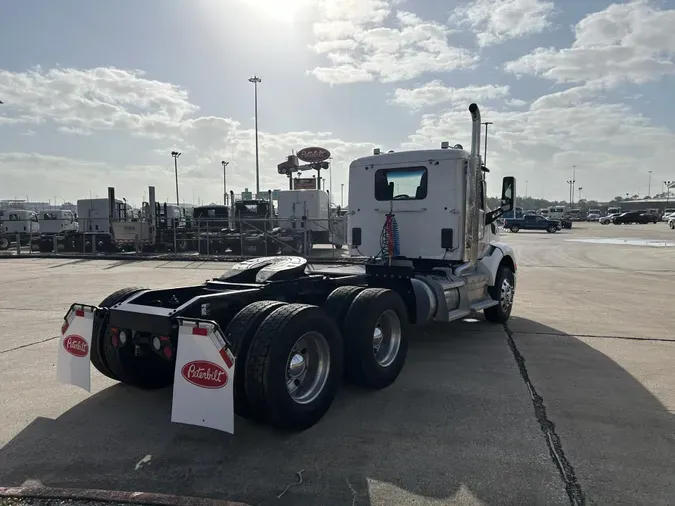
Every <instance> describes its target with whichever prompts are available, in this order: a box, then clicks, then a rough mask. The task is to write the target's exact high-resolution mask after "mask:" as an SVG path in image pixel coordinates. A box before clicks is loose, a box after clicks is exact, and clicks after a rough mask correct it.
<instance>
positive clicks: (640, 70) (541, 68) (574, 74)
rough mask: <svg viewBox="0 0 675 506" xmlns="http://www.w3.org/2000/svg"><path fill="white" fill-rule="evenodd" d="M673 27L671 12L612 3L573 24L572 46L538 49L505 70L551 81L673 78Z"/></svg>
mask: <svg viewBox="0 0 675 506" xmlns="http://www.w3.org/2000/svg"><path fill="white" fill-rule="evenodd" d="M673 26H675V10H672V9H671V10H661V9H659V8H657V7H656V6H653V5H652V4H651V3H650V2H648V1H647V0H638V1H633V2H630V3H625V4H612V5H610V6H609V7H607V8H606V9H605V10H603V11H600V12H596V13H593V14H590V15H588V16H586V17H585V18H584V19H582V20H581V21H579V23H577V25H576V26H575V41H574V43H573V44H572V47H570V48H566V49H556V48H538V49H536V50H535V51H533V52H532V53H530V54H527V55H525V56H522V57H520V58H519V59H517V60H515V61H512V62H509V63H507V64H506V65H505V69H506V70H507V71H510V72H513V73H515V74H528V75H535V76H540V77H543V78H546V79H550V80H553V81H556V82H570V83H583V82H589V81H591V82H596V83H601V84H604V85H607V86H617V85H619V84H621V83H636V84H643V83H646V82H649V81H654V80H657V79H659V78H660V77H661V76H663V75H667V74H675V61H673V56H674V55H675V30H673Z"/></svg>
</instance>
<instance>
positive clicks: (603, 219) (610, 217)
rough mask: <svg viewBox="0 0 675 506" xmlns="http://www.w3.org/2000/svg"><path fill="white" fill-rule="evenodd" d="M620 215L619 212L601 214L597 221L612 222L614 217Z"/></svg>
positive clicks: (602, 223) (601, 222) (605, 223)
mask: <svg viewBox="0 0 675 506" xmlns="http://www.w3.org/2000/svg"><path fill="white" fill-rule="evenodd" d="M620 215H621V213H611V214H608V215H607V216H603V217H602V218H600V219H598V222H599V223H600V224H601V225H609V224H610V223H612V220H613V219H614V218H615V217H617V216H620Z"/></svg>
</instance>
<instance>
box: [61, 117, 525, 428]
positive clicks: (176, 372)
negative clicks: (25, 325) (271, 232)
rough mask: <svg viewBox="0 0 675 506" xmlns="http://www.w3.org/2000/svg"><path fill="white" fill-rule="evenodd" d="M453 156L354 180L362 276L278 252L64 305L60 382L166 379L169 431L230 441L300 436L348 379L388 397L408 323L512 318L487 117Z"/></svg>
mask: <svg viewBox="0 0 675 506" xmlns="http://www.w3.org/2000/svg"><path fill="white" fill-rule="evenodd" d="M469 111H470V112H471V117H472V120H473V132H472V134H473V135H472V143H471V153H468V152H466V151H465V150H464V149H462V148H461V146H458V145H457V146H455V147H454V148H449V147H448V144H447V143H443V145H442V149H430V150H421V151H409V152H400V153H387V154H382V155H374V156H368V157H365V158H360V159H358V160H355V161H354V162H353V163H352V164H351V166H350V169H349V186H350V191H349V221H350V224H349V239H350V252H351V253H352V254H353V255H355V256H356V257H358V258H355V259H354V261H355V265H349V266H338V267H327V268H323V269H321V268H319V267H317V266H314V267H313V268H310V267H309V266H308V265H307V260H306V259H304V258H301V257H289V256H276V257H263V258H257V259H251V260H247V261H245V262H241V263H239V264H235V265H233V266H232V267H231V268H230V269H229V270H227V271H226V272H225V273H224V274H223V275H221V276H220V277H218V278H214V279H209V280H207V281H205V282H204V283H202V284H197V285H193V286H185V287H178V288H171V289H159V290H152V289H144V288H138V287H135V288H124V289H121V290H118V291H116V292H114V293H112V294H111V295H110V296H108V297H106V299H105V300H103V301H102V302H101V303H100V304H99V305H98V306H92V305H87V304H80V303H77V304H73V305H72V306H71V308H70V309H69V311H68V312H67V314H66V316H65V322H64V324H63V327H62V332H61V334H62V335H61V339H60V341H59V346H58V355H59V356H58V367H57V371H58V372H57V374H58V379H59V380H60V381H61V382H64V383H69V384H73V385H77V386H80V387H82V388H85V389H87V390H88V389H89V387H90V363H92V364H93V365H94V367H95V368H96V369H97V370H98V371H99V372H101V373H102V374H104V375H105V376H108V377H109V378H112V379H114V380H116V381H121V382H123V383H126V384H129V385H133V386H136V387H138V388H146V389H148V388H161V387H165V386H168V385H171V384H173V401H172V414H171V419H172V421H174V422H181V423H187V424H193V425H198V426H205V427H211V428H215V429H218V430H223V431H226V432H231V433H233V432H234V413H238V414H239V415H242V416H244V417H249V418H253V419H257V420H260V421H265V422H267V423H270V424H272V425H273V426H275V427H279V428H286V429H292V430H303V429H306V428H308V427H310V426H312V425H314V424H315V423H317V422H318V421H319V420H320V419H321V418H322V417H323V415H324V414H325V413H326V412H327V411H328V409H329V408H330V406H331V403H332V402H333V398H334V397H335V394H336V391H337V389H338V387H339V385H340V384H341V382H342V379H343V374H344V375H346V377H347V379H348V380H350V381H351V382H353V383H355V384H357V385H360V386H362V387H365V388H370V389H382V388H385V387H387V386H388V385H390V384H391V383H393V382H394V381H395V380H396V379H397V378H398V376H399V373H400V372H401V370H402V368H403V366H404V364H405V361H406V355H407V350H408V340H409V339H414V337H415V336H414V328H415V327H417V326H422V325H425V324H429V323H431V322H450V321H452V320H457V319H460V318H464V317H467V316H470V315H474V314H476V313H478V312H483V313H484V315H485V318H486V319H487V320H488V321H490V322H495V323H503V322H505V321H506V320H507V319H508V318H509V316H510V314H511V310H512V307H513V301H514V293H515V288H516V266H517V264H516V259H515V255H514V252H513V250H512V249H511V248H510V247H509V246H508V245H507V244H505V243H503V242H501V241H500V240H499V232H498V229H497V227H496V225H495V222H496V220H497V219H498V218H499V217H500V216H501V215H502V214H503V213H504V212H507V211H510V210H512V209H513V206H514V198H515V195H516V187H515V179H514V178H513V177H505V178H504V179H503V182H502V192H501V193H502V198H501V206H500V207H499V208H498V209H495V210H490V209H488V208H487V207H486V203H485V202H486V199H485V196H486V181H485V174H484V171H483V170H482V168H481V167H482V164H481V159H480V135H481V122H480V120H481V118H480V112H479V109H478V106H477V105H476V104H471V106H470V107H469Z"/></svg>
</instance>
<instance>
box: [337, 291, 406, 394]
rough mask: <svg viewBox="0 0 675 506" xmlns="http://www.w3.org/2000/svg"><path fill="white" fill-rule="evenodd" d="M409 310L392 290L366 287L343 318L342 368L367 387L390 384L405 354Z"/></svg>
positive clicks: (349, 375) (397, 373)
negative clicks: (343, 355)
mask: <svg viewBox="0 0 675 506" xmlns="http://www.w3.org/2000/svg"><path fill="white" fill-rule="evenodd" d="M408 326H409V319H408V310H407V309H406V306H405V303H404V302H403V299H401V296H400V295H399V294H398V293H396V292H395V291H393V290H387V289H384V288H366V289H365V290H363V291H361V293H359V294H358V295H357V296H356V297H355V298H354V301H353V302H352V304H351V306H350V307H349V310H348V311H347V315H346V316H345V321H344V331H343V335H344V336H345V372H346V374H347V378H348V379H349V380H350V381H351V382H352V383H355V384H357V385H360V386H362V387H366V388H373V389H381V388H385V387H387V386H389V385H391V384H392V383H393V382H394V381H396V378H398V375H399V374H400V373H401V370H402V369H403V365H404V364H405V359H406V356H407V354H408Z"/></svg>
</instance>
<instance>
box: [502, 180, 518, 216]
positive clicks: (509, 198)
mask: <svg viewBox="0 0 675 506" xmlns="http://www.w3.org/2000/svg"><path fill="white" fill-rule="evenodd" d="M515 197H516V178H515V177H513V176H506V177H505V178H504V179H503V180H502V205H501V208H502V212H504V213H508V212H509V211H513V207H514V205H515Z"/></svg>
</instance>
